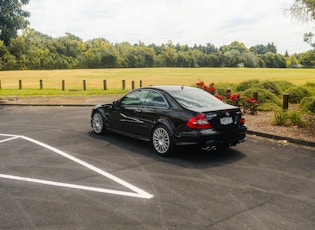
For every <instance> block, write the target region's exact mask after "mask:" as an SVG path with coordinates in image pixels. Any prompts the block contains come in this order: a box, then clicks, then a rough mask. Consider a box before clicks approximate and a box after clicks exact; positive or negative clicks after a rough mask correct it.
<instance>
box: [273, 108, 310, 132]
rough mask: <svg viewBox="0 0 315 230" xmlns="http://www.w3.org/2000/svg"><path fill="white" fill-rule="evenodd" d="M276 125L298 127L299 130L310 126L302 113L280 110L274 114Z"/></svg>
mask: <svg viewBox="0 0 315 230" xmlns="http://www.w3.org/2000/svg"><path fill="white" fill-rule="evenodd" d="M273 124H274V125H283V126H290V125H293V126H298V127H299V128H302V127H307V126H308V125H309V124H308V122H307V121H305V120H303V114H302V113H301V112H300V111H297V110H292V111H287V110H280V111H275V112H274V119H273Z"/></svg>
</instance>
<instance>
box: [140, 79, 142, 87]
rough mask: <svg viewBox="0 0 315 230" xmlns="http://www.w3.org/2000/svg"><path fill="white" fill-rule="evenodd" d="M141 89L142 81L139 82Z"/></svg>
mask: <svg viewBox="0 0 315 230" xmlns="http://www.w3.org/2000/svg"><path fill="white" fill-rule="evenodd" d="M141 87H142V80H140V88H141Z"/></svg>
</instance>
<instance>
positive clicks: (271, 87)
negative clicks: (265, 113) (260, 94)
mask: <svg viewBox="0 0 315 230" xmlns="http://www.w3.org/2000/svg"><path fill="white" fill-rule="evenodd" d="M258 87H259V88H263V89H266V90H268V91H269V92H271V93H273V94H275V95H277V96H279V95H281V94H282V90H281V89H280V88H279V86H278V85H277V84H276V83H275V82H273V81H263V82H261V83H260V84H259V85H258Z"/></svg>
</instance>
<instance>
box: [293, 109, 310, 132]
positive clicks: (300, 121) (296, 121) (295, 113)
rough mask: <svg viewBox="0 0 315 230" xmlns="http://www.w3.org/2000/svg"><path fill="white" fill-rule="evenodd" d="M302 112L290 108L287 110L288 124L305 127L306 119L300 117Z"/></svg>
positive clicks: (306, 124)
mask: <svg viewBox="0 0 315 230" xmlns="http://www.w3.org/2000/svg"><path fill="white" fill-rule="evenodd" d="M302 115H303V114H302V112H300V111H297V110H292V111H289V112H288V116H289V120H290V124H291V125H294V126H298V127H299V128H303V127H307V126H308V123H307V121H304V120H303V118H302Z"/></svg>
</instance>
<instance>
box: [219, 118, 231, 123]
mask: <svg viewBox="0 0 315 230" xmlns="http://www.w3.org/2000/svg"><path fill="white" fill-rule="evenodd" d="M220 122H221V124H222V125H228V124H232V123H233V119H232V117H222V118H221V119H220Z"/></svg>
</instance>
